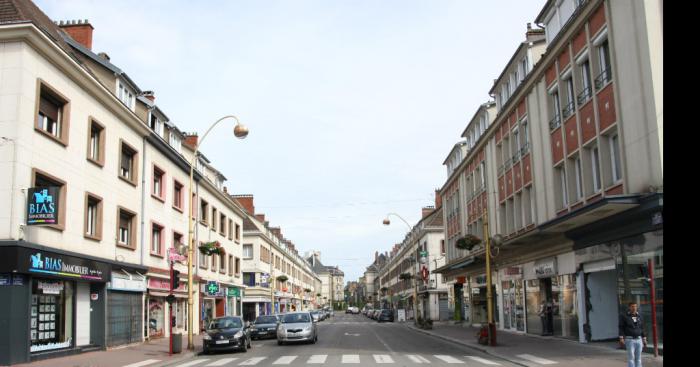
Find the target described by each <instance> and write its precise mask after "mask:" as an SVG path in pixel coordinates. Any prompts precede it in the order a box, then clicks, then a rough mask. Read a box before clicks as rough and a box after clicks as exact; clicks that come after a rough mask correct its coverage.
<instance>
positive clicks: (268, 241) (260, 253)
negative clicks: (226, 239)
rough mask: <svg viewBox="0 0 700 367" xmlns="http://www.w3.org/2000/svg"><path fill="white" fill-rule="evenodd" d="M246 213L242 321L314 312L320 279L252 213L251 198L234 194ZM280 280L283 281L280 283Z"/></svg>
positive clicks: (274, 229) (276, 232) (286, 242)
mask: <svg viewBox="0 0 700 367" xmlns="http://www.w3.org/2000/svg"><path fill="white" fill-rule="evenodd" d="M232 197H233V198H234V199H235V200H236V201H237V202H239V203H240V204H241V206H242V207H243V208H245V211H246V217H245V218H244V223H243V264H242V269H243V270H242V271H243V283H244V285H245V286H246V290H245V296H244V297H243V318H244V319H245V320H246V321H253V320H255V318H256V317H257V316H260V315H270V314H273V313H282V312H290V311H301V310H310V309H315V308H317V306H318V305H319V304H320V301H319V300H318V297H317V296H316V293H317V292H318V290H319V289H320V282H321V279H320V278H319V276H318V275H317V274H316V273H315V272H314V271H313V269H312V267H311V266H310V265H309V264H307V263H306V261H305V260H304V259H303V257H302V256H301V255H299V251H298V250H297V249H296V245H294V243H293V242H292V241H290V240H288V239H286V238H284V236H283V235H282V230H281V228H279V227H271V226H270V224H269V222H268V221H267V220H265V215H264V214H255V204H254V197H253V195H233V196H232ZM281 277H284V278H286V280H282V279H283V278H282V279H281Z"/></svg>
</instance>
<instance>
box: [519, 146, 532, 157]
mask: <svg viewBox="0 0 700 367" xmlns="http://www.w3.org/2000/svg"><path fill="white" fill-rule="evenodd" d="M527 153H530V143H525V145H523V147H522V148H520V156H522V157H524V156H525V154H527Z"/></svg>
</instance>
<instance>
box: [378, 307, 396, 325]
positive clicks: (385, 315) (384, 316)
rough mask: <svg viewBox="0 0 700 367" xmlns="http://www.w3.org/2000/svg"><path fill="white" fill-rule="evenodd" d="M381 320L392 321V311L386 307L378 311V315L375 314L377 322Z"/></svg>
mask: <svg viewBox="0 0 700 367" xmlns="http://www.w3.org/2000/svg"><path fill="white" fill-rule="evenodd" d="M382 321H390V322H394V311H392V310H388V309H383V310H381V311H379V315H377V322H382Z"/></svg>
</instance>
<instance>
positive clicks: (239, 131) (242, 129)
mask: <svg viewBox="0 0 700 367" xmlns="http://www.w3.org/2000/svg"><path fill="white" fill-rule="evenodd" d="M227 118H232V119H234V120H236V126H235V127H234V128H233V135H234V136H236V137H237V138H239V139H245V137H246V136H248V128H247V127H246V126H245V125H243V124H241V122H240V121H239V120H238V118H237V117H236V116H233V115H227V116H224V117H222V118H220V119H218V120H216V122H214V123H213V124H212V125H211V126H210V127H209V129H208V130H207V131H206V132H205V133H204V135H203V136H202V139H199V140H198V141H197V145H196V146H195V147H194V154H193V155H192V161H191V162H190V187H189V195H190V197H189V199H190V207H189V211H190V212H189V214H188V216H187V217H188V227H189V231H188V232H187V244H188V246H189V249H188V250H189V251H188V256H187V288H188V289H187V305H188V308H187V326H188V327H187V349H189V350H194V342H193V333H192V329H193V328H194V322H193V319H194V310H193V305H194V289H193V288H194V287H193V284H192V283H193V277H192V268H193V266H192V258H194V236H193V235H194V225H193V222H194V218H193V216H192V208H193V207H194V198H192V186H193V182H194V167H195V164H196V162H197V159H198V157H197V154H198V153H199V147H200V146H201V145H202V142H204V139H205V138H206V137H207V135H209V132H210V131H211V130H212V129H213V128H214V126H216V125H218V124H219V122H221V121H223V120H225V119H227Z"/></svg>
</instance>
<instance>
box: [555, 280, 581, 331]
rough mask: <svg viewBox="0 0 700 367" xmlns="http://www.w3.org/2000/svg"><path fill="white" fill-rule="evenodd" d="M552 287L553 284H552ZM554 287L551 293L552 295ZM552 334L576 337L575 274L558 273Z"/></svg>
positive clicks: (576, 296)
mask: <svg viewBox="0 0 700 367" xmlns="http://www.w3.org/2000/svg"><path fill="white" fill-rule="evenodd" d="M552 288H554V285H552ZM554 294H555V292H554V289H553V290H552V295H553V296H554ZM553 300H554V302H555V303H554V335H559V333H561V336H562V337H565V338H572V339H578V295H577V293H576V274H567V275H560V276H559V282H558V299H557V298H554V299H553Z"/></svg>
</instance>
